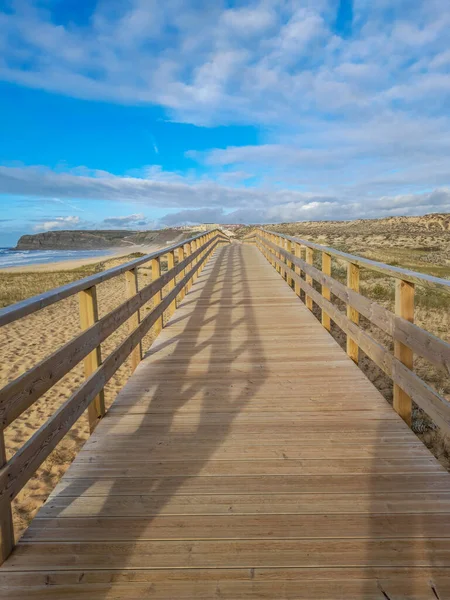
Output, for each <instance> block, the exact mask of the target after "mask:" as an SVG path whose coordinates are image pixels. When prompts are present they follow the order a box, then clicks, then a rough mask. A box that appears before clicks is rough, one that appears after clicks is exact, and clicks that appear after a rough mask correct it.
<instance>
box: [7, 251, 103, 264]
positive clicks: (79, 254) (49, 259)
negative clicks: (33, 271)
mask: <svg viewBox="0 0 450 600" xmlns="http://www.w3.org/2000/svg"><path fill="white" fill-rule="evenodd" d="M113 253H114V251H113V250H12V249H11V248H0V269H4V268H5V267H26V266H29V265H30V266H32V265H38V264H42V263H54V262H63V261H65V260H83V259H85V258H95V257H97V256H106V255H109V254H113Z"/></svg>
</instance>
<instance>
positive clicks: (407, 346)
mask: <svg viewBox="0 0 450 600" xmlns="http://www.w3.org/2000/svg"><path fill="white" fill-rule="evenodd" d="M252 240H253V241H255V242H256V244H257V246H258V248H259V249H260V250H261V252H262V253H263V254H264V256H265V257H266V258H267V260H268V261H269V262H270V263H271V264H272V265H273V266H274V267H275V269H276V270H277V271H278V272H279V273H280V274H281V275H282V276H284V277H285V278H286V280H287V281H288V283H289V284H290V285H291V286H292V287H293V288H294V289H295V292H296V293H297V295H298V296H300V291H301V290H303V292H304V295H305V304H306V306H307V307H308V308H309V309H310V310H312V309H313V302H314V303H316V304H317V306H318V307H319V308H320V310H321V321H322V325H323V326H324V327H325V328H326V329H327V330H328V331H330V326H331V320H332V321H334V323H336V325H337V326H338V327H339V328H340V329H341V330H342V331H343V332H344V333H345V334H346V335H347V353H348V355H349V356H350V357H351V358H352V360H353V361H354V362H355V363H356V364H358V360H359V349H361V350H362V351H363V352H364V353H365V354H366V355H367V356H368V357H369V358H370V359H372V360H373V362H374V363H375V364H376V365H377V366H378V367H380V368H381V369H382V370H383V371H384V373H386V374H387V375H388V376H389V377H390V378H391V379H392V380H393V382H394V401H393V406H394V409H395V410H396V411H397V413H398V414H399V415H400V416H401V417H402V418H403V419H404V420H405V421H406V422H407V423H408V425H411V415H412V401H414V402H415V403H416V404H417V406H419V407H420V408H422V409H423V410H424V411H425V412H426V413H427V415H428V416H429V417H430V418H431V419H432V420H433V421H434V423H435V424H436V425H437V426H438V427H440V428H441V430H442V431H443V433H444V434H448V433H450V402H449V401H448V400H447V399H446V398H444V397H443V396H441V395H440V394H439V393H438V392H437V391H436V390H435V389H433V388H432V387H431V386H430V385H428V384H427V383H426V382H425V381H423V380H422V379H421V378H420V377H419V376H418V375H417V374H416V373H414V370H413V358H414V355H417V356H421V357H423V358H425V359H426V360H428V361H429V362H430V363H432V364H434V365H435V366H437V367H438V368H442V369H444V370H445V372H446V373H447V374H450V344H448V343H447V342H445V341H444V340H442V339H440V338H438V337H436V336H435V335H433V334H431V333H429V332H428V331H426V330H425V329H422V328H421V327H418V326H417V325H415V324H414V323H413V321H414V289H415V286H416V285H421V286H425V287H427V288H429V289H431V290H439V291H441V292H444V293H446V294H449V295H450V281H449V280H446V279H439V278H437V277H433V276H431V275H424V274H421V273H416V272H413V271H408V270H406V269H401V268H398V267H394V266H389V265H386V264H383V263H379V262H375V261H372V260H369V259H366V258H362V257H359V256H353V255H351V254H347V253H345V252H340V251H339V250H335V249H333V248H328V247H326V246H321V245H319V244H315V243H313V242H309V241H307V240H303V239H300V238H296V237H292V236H288V235H282V234H279V233H274V232H272V231H267V230H265V229H256V230H254V231H253V232H251V233H250V234H249V235H248V236H247V237H246V241H252ZM315 255H316V259H317V258H319V257H320V259H321V260H320V262H321V267H322V268H321V270H320V269H318V268H316V267H315V266H314V264H313V263H314V258H315ZM331 257H334V258H336V259H338V260H339V261H343V262H344V263H345V264H346V266H347V285H344V284H343V283H341V282H339V281H337V280H336V279H334V278H333V277H332V274H331ZM361 268H365V269H369V270H372V271H376V272H377V273H382V274H384V275H386V276H388V277H392V278H394V279H395V312H391V311H390V310H388V309H387V308H385V307H384V306H381V305H380V304H378V303H377V302H374V301H373V300H371V299H369V298H367V297H365V296H363V295H362V294H361V293H360V289H359V280H360V269H361ZM314 281H315V282H317V284H319V286H318V287H319V288H320V290H321V291H318V290H317V289H316V288H315V287H314V285H313V282H314ZM331 294H333V295H334V296H335V297H336V298H338V299H339V300H341V301H342V302H344V303H345V304H346V309H347V310H346V312H345V313H344V312H343V311H342V310H340V309H339V308H338V307H337V306H336V305H335V304H333V303H332V301H331ZM360 315H363V316H364V317H365V318H366V319H368V320H369V321H370V323H372V324H373V325H375V326H376V327H378V328H379V329H380V330H382V331H383V332H384V333H386V334H388V335H389V336H391V337H392V339H393V341H394V353H393V354H392V353H391V352H390V351H389V350H388V349H387V348H385V347H384V346H383V345H382V344H380V343H379V342H378V341H377V340H375V339H374V338H373V337H372V336H371V335H370V334H369V333H368V332H367V331H364V329H363V328H361V327H360V325H359V316H360Z"/></svg>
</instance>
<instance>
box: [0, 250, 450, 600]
mask: <svg viewBox="0 0 450 600" xmlns="http://www.w3.org/2000/svg"><path fill="white" fill-rule="evenodd" d="M449 512H450V476H449V475H448V473H447V472H446V471H445V470H444V469H443V468H442V467H441V466H440V465H439V463H438V462H437V461H436V460H435V459H434V458H433V457H432V455H431V454H430V453H429V452H428V450H427V449H426V448H425V446H423V444H422V443H421V442H420V441H419V440H418V439H417V437H416V436H415V435H414V434H413V433H412V432H411V430H410V429H409V428H408V426H407V425H406V424H405V423H404V422H403V421H402V419H401V418H400V417H399V416H398V415H397V414H396V413H395V412H394V411H393V410H392V408H391V407H390V406H389V405H388V404H387V402H386V401H385V400H384V398H383V397H382V396H381V395H380V394H379V393H378V391H377V390H376V389H375V388H374V387H373V385H372V384H371V383H370V382H369V381H368V380H367V379H366V378H365V376H364V375H363V373H362V372H361V371H360V370H359V369H358V367H357V366H356V365H355V364H354V363H353V362H352V361H351V360H350V359H349V358H348V356H347V354H346V353H345V352H344V351H343V350H342V349H341V348H340V347H339V346H338V344H337V343H336V342H335V341H334V340H333V338H332V337H331V336H330V335H329V334H328V333H327V332H326V330H325V329H324V328H322V327H321V325H320V324H319V322H318V321H317V320H316V319H315V318H314V317H313V315H312V314H311V313H310V312H309V311H308V310H307V308H306V307H305V305H304V304H303V303H302V302H301V301H300V300H299V299H298V297H297V296H296V295H295V293H294V292H293V291H292V290H291V289H290V288H289V287H288V286H287V285H286V283H285V282H284V281H283V280H282V279H281V277H280V276H279V275H278V274H277V273H276V271H275V270H274V269H273V268H272V267H271V266H270V265H269V263H268V262H267V261H266V260H265V258H264V257H263V255H262V254H261V253H260V252H259V251H258V250H257V249H256V248H255V247H251V246H242V245H239V244H231V245H229V246H225V247H221V248H220V249H218V250H217V251H216V253H215V254H214V256H213V258H212V259H211V260H210V261H209V262H208V263H207V265H206V267H205V268H204V270H203V271H202V273H201V275H200V277H199V278H198V279H197V281H196V283H195V284H194V285H193V287H192V289H191V292H190V293H189V294H188V295H187V296H186V298H185V300H184V301H183V303H182V305H181V307H180V308H179V309H178V310H177V311H176V312H175V314H174V315H173V317H172V319H171V321H170V323H169V325H168V326H167V327H166V328H165V329H164V330H163V332H162V333H161V334H160V336H159V338H158V339H157V342H156V343H155V344H154V346H153V347H152V349H151V353H150V354H149V355H148V356H147V357H146V358H145V360H144V361H143V362H141V364H140V365H139V367H138V369H137V371H136V372H135V374H134V375H133V377H132V378H131V380H130V381H129V383H128V384H127V385H126V386H125V388H124V389H123V390H122V392H121V393H120V395H119V397H118V398H117V400H116V402H115V403H114V405H113V407H112V408H111V409H110V411H109V412H108V413H107V415H106V417H105V418H104V420H103V421H102V422H101V423H100V424H99V425H98V427H97V429H96V430H95V432H94V434H93V435H92V436H91V438H90V439H89V441H88V442H87V443H86V445H85V446H84V448H83V450H82V451H81V452H80V453H79V455H78V456H77V458H76V460H75V462H74V464H73V465H72V466H71V468H70V469H69V471H68V472H67V474H66V475H65V477H64V478H63V480H62V481H61V482H60V483H59V484H58V486H57V488H56V489H55V490H54V492H53V494H52V496H51V498H50V499H49V500H48V502H47V503H46V505H45V506H44V507H43V508H42V510H41V511H40V513H39V514H38V517H37V518H36V519H35V520H34V521H33V523H32V525H31V527H30V528H29V530H28V531H27V533H26V534H25V536H24V538H22V540H21V541H20V542H19V543H18V545H17V547H16V548H15V550H14V552H13V554H12V555H11V556H10V557H9V559H8V560H7V561H6V562H5V564H4V565H3V567H2V568H1V569H0V583H1V584H2V586H3V587H2V591H3V593H4V594H5V597H8V596H9V597H10V598H25V597H26V598H31V599H34V598H46V599H53V598H55V599H56V598H71V599H72V598H74V599H75V598H87V599H93V600H98V599H107V598H111V599H112V598H114V599H115V600H117V599H122V598H123V599H127V600H130V599H135V598H136V599H137V598H161V599H162V598H165V599H178V598H191V599H197V598H200V599H201V598H226V599H237V598H255V599H256V598H264V599H268V598H271V599H274V600H275V599H277V600H278V599H283V598H286V599H287V598H289V599H305V600H306V599H308V600H314V599H321V600H327V599H329V600H336V599H341V598H342V599H344V598H345V599H349V598H355V599H356V598H364V599H366V598H370V599H380V600H389V599H390V600H394V599H395V600H397V599H404V600H406V599H408V600H410V599H419V598H420V599H427V600H428V599H430V600H436V599H439V600H443V599H444V598H449V597H450V570H449V567H450V515H449Z"/></svg>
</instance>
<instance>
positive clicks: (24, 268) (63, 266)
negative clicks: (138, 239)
mask: <svg viewBox="0 0 450 600" xmlns="http://www.w3.org/2000/svg"><path fill="white" fill-rule="evenodd" d="M157 249H158V247H157V246H127V247H125V248H113V249H112V253H109V254H104V255H99V256H93V257H92V258H82V259H78V260H60V261H58V262H52V263H37V264H34V265H21V266H20V267H4V268H3V269H0V271H4V272H5V273H29V272H30V271H32V272H33V273H36V272H41V273H42V272H50V271H68V270H70V269H78V268H80V267H83V266H85V265H95V264H96V263H98V262H102V261H105V260H108V261H109V260H112V259H115V258H121V257H124V256H129V255H130V254H134V253H136V252H140V253H142V254H150V253H151V252H155V250H157Z"/></svg>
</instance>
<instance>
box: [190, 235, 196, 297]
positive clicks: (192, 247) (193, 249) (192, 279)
mask: <svg viewBox="0 0 450 600" xmlns="http://www.w3.org/2000/svg"><path fill="white" fill-rule="evenodd" d="M196 250H197V240H194V241H193V242H191V252H190V253H191V254H193V253H194V252H195V251H196ZM196 263H197V259H196V258H194V260H193V261H192V262H191V264H190V266H191V267H193V266H195V264H196ZM194 281H195V273H194V275H192V277H191V279H190V280H189V282H188V290H190V289H191V287H192V284H193V283H194Z"/></svg>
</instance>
